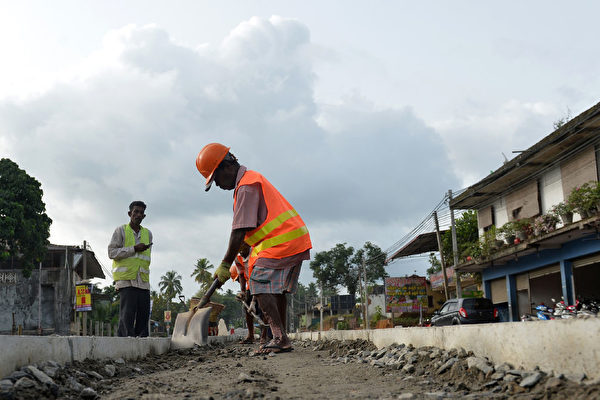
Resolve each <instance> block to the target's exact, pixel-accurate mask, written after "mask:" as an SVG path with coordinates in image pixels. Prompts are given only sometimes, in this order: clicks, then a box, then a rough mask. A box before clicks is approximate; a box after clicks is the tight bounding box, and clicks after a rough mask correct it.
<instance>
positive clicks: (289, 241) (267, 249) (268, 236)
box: [233, 170, 312, 267]
mask: <svg viewBox="0 0 600 400" xmlns="http://www.w3.org/2000/svg"><path fill="white" fill-rule="evenodd" d="M254 183H260V187H261V189H262V193H263V197H264V199H265V203H266V205H267V218H266V219H265V221H264V222H263V223H262V224H261V225H260V226H258V227H257V228H255V229H253V230H251V231H248V232H246V236H245V237H244V241H245V242H246V243H248V244H249V245H250V246H251V247H252V252H251V253H250V261H249V262H248V266H249V267H250V266H252V267H254V264H255V263H256V259H258V258H276V259H280V258H284V257H289V256H293V255H296V254H299V253H302V252H303V251H306V250H308V249H311V248H312V243H311V242H310V235H309V234H308V229H307V228H306V225H305V224H304V221H302V218H300V215H298V212H296V210H294V208H293V207H292V205H291V204H290V203H288V201H287V200H286V199H285V198H284V197H283V196H282V195H281V193H279V192H278V191H277V189H275V187H274V186H273V185H272V184H271V183H270V182H269V181H268V180H267V179H266V178H265V177H264V176H262V175H261V174H259V173H258V172H256V171H250V170H248V171H246V172H245V173H244V176H242V179H240V182H239V183H238V185H237V187H236V188H235V193H234V195H233V207H234V209H235V204H236V201H237V191H238V189H239V188H240V187H241V186H244V185H252V184H254Z"/></svg>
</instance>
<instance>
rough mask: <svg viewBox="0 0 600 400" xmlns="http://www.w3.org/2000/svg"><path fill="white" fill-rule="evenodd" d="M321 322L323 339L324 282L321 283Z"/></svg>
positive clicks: (320, 329)
mask: <svg viewBox="0 0 600 400" xmlns="http://www.w3.org/2000/svg"><path fill="white" fill-rule="evenodd" d="M320 308H321V309H320V312H321V321H320V322H319V339H321V332H323V281H321V307H320Z"/></svg>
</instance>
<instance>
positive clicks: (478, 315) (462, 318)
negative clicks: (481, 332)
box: [431, 298, 498, 326]
mask: <svg viewBox="0 0 600 400" xmlns="http://www.w3.org/2000/svg"><path fill="white" fill-rule="evenodd" d="M486 322H498V309H497V308H494V304H493V303H492V301H491V300H490V299H486V298H460V299H450V300H448V301H447V302H445V303H444V305H443V306H442V308H441V309H440V311H436V312H434V313H433V316H432V317H431V326H441V325H460V324H481V323H486Z"/></svg>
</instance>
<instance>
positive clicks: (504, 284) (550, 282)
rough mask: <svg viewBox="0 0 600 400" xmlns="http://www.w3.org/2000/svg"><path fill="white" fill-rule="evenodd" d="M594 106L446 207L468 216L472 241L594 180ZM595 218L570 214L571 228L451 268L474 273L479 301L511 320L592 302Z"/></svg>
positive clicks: (599, 250)
mask: <svg viewBox="0 0 600 400" xmlns="http://www.w3.org/2000/svg"><path fill="white" fill-rule="evenodd" d="M599 171H600V104H598V105H596V106H594V107H592V108H590V109H589V110H587V111H585V112H583V113H582V114H580V115H579V116H577V117H575V118H573V119H572V120H571V121H569V122H567V123H566V124H565V125H563V126H562V127H560V128H559V129H557V130H556V131H554V132H553V133H551V134H550V135H548V136H546V137H545V138H543V139H542V140H541V141H539V142H538V143H536V144H535V145H533V146H531V147H530V148H528V149H526V150H524V151H523V152H521V154H519V155H518V156H517V157H515V158H514V159H512V160H511V161H509V162H507V163H505V164H504V165H503V166H502V167H500V168H499V169H498V170H496V171H494V172H493V173H491V174H490V175H488V176H487V177H485V178H484V179H482V180H481V181H479V182H477V183H475V184H474V185H472V186H470V187H469V188H468V189H466V190H465V191H464V192H463V193H461V194H460V195H459V196H457V197H456V198H454V199H452V201H451V202H450V207H451V208H453V209H471V210H476V211H477V215H478V225H479V232H480V237H481V236H482V235H483V233H484V232H486V231H488V230H489V229H491V227H492V226H495V227H501V226H503V225H504V224H505V223H507V222H509V221H515V220H519V219H523V218H534V217H537V216H540V215H542V214H547V213H548V212H549V211H550V210H551V209H552V207H553V206H554V205H556V204H558V203H560V202H562V201H563V200H565V199H566V198H567V197H568V195H569V193H571V191H572V190H573V189H574V188H576V187H580V186H581V185H582V184H584V183H586V182H590V181H598V178H599ZM599 227H600V218H599V216H598V215H597V214H596V215H592V216H588V217H585V218H583V219H582V218H581V216H580V215H575V218H574V222H573V223H567V224H566V225H565V224H562V223H561V224H559V225H558V226H557V229H556V230H554V231H552V232H547V233H544V234H541V235H537V236H530V237H529V238H527V239H525V240H523V241H522V242H521V243H518V242H517V244H512V245H504V246H503V247H501V248H498V249H496V250H495V251H493V252H492V253H491V254H490V255H489V257H485V258H484V259H483V260H478V261H469V262H465V263H462V264H460V265H458V266H456V270H457V271H462V272H465V271H478V272H481V275H482V280H483V288H484V291H485V295H486V297H489V298H491V299H492V301H493V302H494V303H495V304H496V305H497V306H498V307H499V309H501V310H502V311H503V313H502V315H503V319H504V320H508V321H516V320H519V316H520V315H522V314H528V313H531V312H532V307H533V306H535V305H537V304H540V303H545V304H546V305H550V304H551V303H552V302H553V300H552V299H555V300H557V301H558V300H560V298H561V297H564V299H565V301H566V302H568V303H569V304H573V302H574V301H575V299H576V298H596V299H598V298H600V234H599Z"/></svg>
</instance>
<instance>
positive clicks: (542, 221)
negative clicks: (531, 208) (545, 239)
mask: <svg viewBox="0 0 600 400" xmlns="http://www.w3.org/2000/svg"><path fill="white" fill-rule="evenodd" d="M556 224H558V217H557V216H556V215H554V214H553V213H549V214H542V215H540V216H538V217H536V218H535V219H534V220H533V223H532V224H531V227H532V229H533V235H534V236H540V235H544V234H546V233H549V232H553V231H554V230H556Z"/></svg>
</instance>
